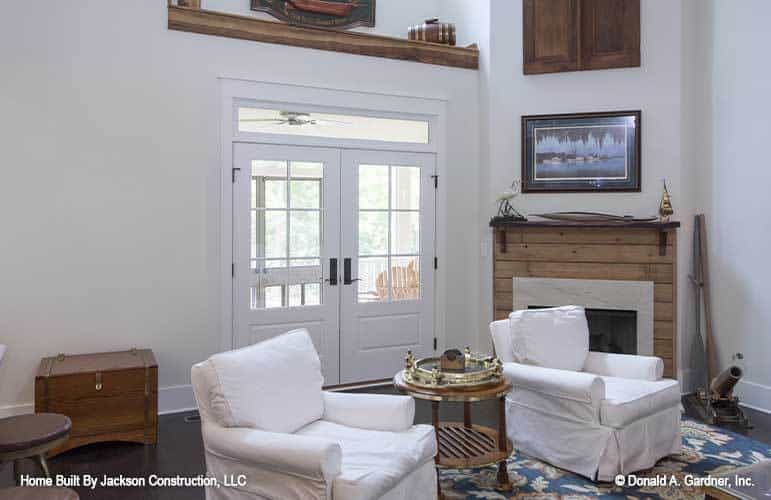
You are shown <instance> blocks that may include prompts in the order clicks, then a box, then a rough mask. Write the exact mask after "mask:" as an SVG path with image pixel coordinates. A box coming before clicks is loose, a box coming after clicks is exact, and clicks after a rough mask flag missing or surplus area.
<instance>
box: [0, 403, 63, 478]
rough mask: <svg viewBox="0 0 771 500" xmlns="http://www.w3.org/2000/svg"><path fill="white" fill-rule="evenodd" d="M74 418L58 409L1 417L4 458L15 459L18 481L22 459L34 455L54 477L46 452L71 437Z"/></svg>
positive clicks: (0, 456) (0, 448) (0, 442)
mask: <svg viewBox="0 0 771 500" xmlns="http://www.w3.org/2000/svg"><path fill="white" fill-rule="evenodd" d="M71 429H72V422H71V421H70V419H69V417H66V416H64V415H59V414H58V413H35V414H31V415H17V416H15V417H8V418H3V419H0V462H6V461H11V460H13V474H14V478H15V479H16V484H17V485H19V484H20V481H21V471H20V469H19V463H20V462H21V461H22V460H23V459H25V458H32V459H34V460H35V461H36V462H37V463H38V465H40V468H41V469H43V473H45V475H46V477H51V473H50V472H49V471H48V463H47V462H46V457H45V454H46V452H47V451H48V450H51V449H53V448H56V447H57V446H60V445H62V444H64V442H65V441H67V439H69V437H70V430H71Z"/></svg>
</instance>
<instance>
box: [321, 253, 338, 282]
mask: <svg viewBox="0 0 771 500" xmlns="http://www.w3.org/2000/svg"><path fill="white" fill-rule="evenodd" d="M324 281H328V282H329V285H330V286H337V259H336V258H334V257H333V258H331V259H329V278H327V279H325V280H324Z"/></svg>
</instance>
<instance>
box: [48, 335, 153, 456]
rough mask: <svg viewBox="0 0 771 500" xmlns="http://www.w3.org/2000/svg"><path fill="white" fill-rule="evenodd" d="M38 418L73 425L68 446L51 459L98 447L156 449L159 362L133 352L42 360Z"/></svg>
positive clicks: (142, 351) (140, 351)
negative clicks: (53, 416) (44, 415)
mask: <svg viewBox="0 0 771 500" xmlns="http://www.w3.org/2000/svg"><path fill="white" fill-rule="evenodd" d="M35 412H36V413H39V412H52V413H61V414H64V415H67V416H68V417H70V419H72V433H71V437H70V439H69V441H68V442H67V443H66V444H64V445H63V446H62V447H61V448H57V449H55V450H53V451H52V452H51V455H56V454H58V453H61V452H63V451H66V450H69V449H72V448H76V447H78V446H82V445H85V444H89V443H96V442H100V441H132V442H136V443H144V444H150V443H155V442H156V441H157V437H158V364H157V363H156V361H155V356H153V352H152V351H151V350H149V349H132V350H130V351H121V352H105V353H97V354H78V355H72V356H70V355H64V354H60V355H58V356H54V357H50V358H43V359H42V360H41V361H40V368H39V369H38V373H37V376H36V377H35Z"/></svg>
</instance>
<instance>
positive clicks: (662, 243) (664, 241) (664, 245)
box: [659, 231, 667, 257]
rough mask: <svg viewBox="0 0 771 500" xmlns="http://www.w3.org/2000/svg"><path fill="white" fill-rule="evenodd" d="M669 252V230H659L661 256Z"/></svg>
mask: <svg viewBox="0 0 771 500" xmlns="http://www.w3.org/2000/svg"><path fill="white" fill-rule="evenodd" d="M666 254H667V231H659V256H661V257H664V256H665V255H666Z"/></svg>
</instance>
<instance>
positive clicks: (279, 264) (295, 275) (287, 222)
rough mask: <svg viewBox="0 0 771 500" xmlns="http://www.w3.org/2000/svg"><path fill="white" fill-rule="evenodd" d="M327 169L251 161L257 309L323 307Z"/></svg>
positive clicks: (253, 289)
mask: <svg viewBox="0 0 771 500" xmlns="http://www.w3.org/2000/svg"><path fill="white" fill-rule="evenodd" d="M323 171H324V169H323V164H322V163H319V162H297V161H256V160H255V161H253V162H252V179H251V191H252V192H251V203H252V204H251V211H252V214H251V235H250V236H251V269H252V270H253V274H252V275H251V276H252V277H251V280H252V282H251V283H250V290H249V293H250V304H251V307H252V308H253V309H262V308H273V307H300V306H306V305H320V304H321V303H322V287H321V276H322V269H321V260H320V258H321V241H322V232H321V231H322V211H323V193H322V187H323Z"/></svg>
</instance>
